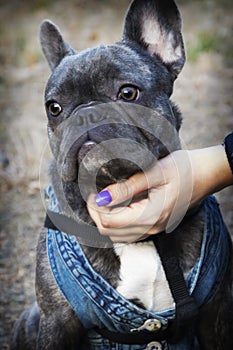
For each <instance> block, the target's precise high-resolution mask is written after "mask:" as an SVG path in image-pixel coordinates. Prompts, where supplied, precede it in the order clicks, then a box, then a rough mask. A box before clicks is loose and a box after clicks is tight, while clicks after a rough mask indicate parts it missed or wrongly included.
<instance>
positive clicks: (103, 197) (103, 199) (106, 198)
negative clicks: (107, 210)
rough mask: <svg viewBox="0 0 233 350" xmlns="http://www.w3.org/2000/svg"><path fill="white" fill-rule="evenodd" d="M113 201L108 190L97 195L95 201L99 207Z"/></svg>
mask: <svg viewBox="0 0 233 350" xmlns="http://www.w3.org/2000/svg"><path fill="white" fill-rule="evenodd" d="M111 201H112V196H111V194H110V193H109V192H108V191H102V192H100V193H98V194H97V195H96V196H95V202H96V204H97V205H98V206H99V207H103V206H105V205H107V204H109V203H111Z"/></svg>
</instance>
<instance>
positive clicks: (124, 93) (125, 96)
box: [118, 86, 139, 101]
mask: <svg viewBox="0 0 233 350" xmlns="http://www.w3.org/2000/svg"><path fill="white" fill-rule="evenodd" d="M138 97H139V89H138V88H137V87H135V86H123V87H122V88H121V89H120V91H119V94H118V98H120V99H122V100H125V101H136V100H137V99H138Z"/></svg>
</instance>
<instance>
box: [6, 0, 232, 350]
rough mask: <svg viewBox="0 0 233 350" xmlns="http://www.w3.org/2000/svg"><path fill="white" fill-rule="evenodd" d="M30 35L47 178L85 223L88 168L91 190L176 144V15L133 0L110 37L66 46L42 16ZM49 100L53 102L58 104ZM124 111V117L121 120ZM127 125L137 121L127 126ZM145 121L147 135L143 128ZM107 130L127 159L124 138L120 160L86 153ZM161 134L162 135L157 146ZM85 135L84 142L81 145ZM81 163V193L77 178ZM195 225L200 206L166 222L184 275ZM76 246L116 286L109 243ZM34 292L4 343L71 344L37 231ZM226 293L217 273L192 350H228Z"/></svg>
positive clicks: (24, 348)
mask: <svg viewBox="0 0 233 350" xmlns="http://www.w3.org/2000/svg"><path fill="white" fill-rule="evenodd" d="M40 39H41V46H42V50H43V52H44V55H45V57H46V59H47V61H48V64H49V66H50V68H51V70H52V74H51V76H50V78H49V81H48V83H47V86H46V91H45V104H46V109H47V115H48V135H49V138H50V145H51V149H52V152H53V155H54V160H53V162H52V165H51V167H50V174H51V179H52V184H53V186H54V189H55V192H56V195H57V197H58V200H59V203H60V205H61V207H62V210H63V212H64V213H65V214H67V215H68V216H71V217H73V218H74V219H75V220H79V219H82V220H84V221H85V222H87V223H89V224H92V221H91V219H90V217H89V215H88V212H87V209H86V203H85V198H86V197H88V195H89V194H90V193H91V192H93V190H95V189H93V188H92V187H91V186H88V184H89V183H90V181H91V179H92V178H93V176H94V175H96V173H97V174H98V176H97V178H96V181H97V185H96V186H97V189H98V190H101V189H102V188H104V187H105V186H106V185H108V184H110V183H113V182H116V181H120V180H122V179H125V178H127V177H129V176H130V175H132V174H134V173H136V172H138V171H139V170H141V169H142V170H144V169H147V168H148V167H150V166H151V165H152V163H153V162H154V161H155V159H158V158H161V157H164V156H165V155H166V154H168V153H169V152H171V151H174V150H176V149H179V148H180V144H179V140H178V138H177V135H178V134H177V133H178V131H179V128H180V126H181V115H180V113H179V111H178V108H177V107H176V106H175V105H174V104H173V103H172V102H171V101H170V96H171V94H172V91H173V83H174V81H175V79H176V78H177V76H178V74H179V73H180V71H181V69H182V67H183V65H184V62H185V53H184V45H183V40H182V35H181V19H180V15H179V12H178V10H177V7H176V5H175V4H174V2H173V1H169V0H166V1H157V0H147V1H142V0H135V1H133V2H132V4H131V7H130V8H129V10H128V12H127V15H126V19H125V26H124V32H123V37H122V41H120V42H119V43H116V44H113V45H108V46H100V47H97V48H94V49H89V50H86V51H82V52H76V51H74V50H73V49H72V48H71V47H70V45H69V44H67V43H66V42H65V41H64V39H63V37H62V35H61V34H60V31H59V30H58V28H57V27H56V26H55V25H54V24H53V23H52V22H50V21H44V22H43V23H42V25H41V30H40ZM122 86H130V87H132V86H133V87H138V90H137V98H136V99H135V100H134V101H127V100H124V98H125V96H123V95H122V93H121V88H122ZM126 97H127V96H126ZM54 101H56V103H59V106H62V110H61V111H59V106H58V105H54V104H53V103H54ZM100 104H106V106H105V109H104V111H105V112H103V113H100V112H99V110H100V109H99V108H101V106H100ZM138 106H143V107H145V108H147V111H148V114H147V115H146V116H145V115H143V112H142V110H143V109H140V108H138ZM57 109H58V110H57ZM127 109H128V110H130V113H129V114H130V115H129V114H127ZM51 111H52V113H53V114H54V115H53V114H52V115H51ZM134 112H135V113H134ZM56 113H58V114H57V115H56ZM132 115H133V116H134V122H131V123H130V122H129V120H131V121H132V118H131V117H132ZM155 115H156V116H157V118H160V119H159V120H160V121H161V120H165V121H166V123H167V122H169V124H171V125H173V126H174V130H175V132H174V135H172V136H171V135H170V134H169V132H168V131H166V132H167V134H166V132H165V129H164V127H163V126H162V125H161V123H160V125H158V119H157V118H156V117H155ZM130 118H131V119H130ZM135 123H136V125H139V124H140V126H141V127H140V128H139V127H135V125H133V124H135ZM153 129H154V130H156V131H155V132H156V135H153V134H152V133H151V132H149V131H148V130H153ZM156 136H157V137H156ZM117 138H122V139H129V140H130V141H132V142H131V144H135V148H134V150H133V157H134V160H135V161H134V162H133V161H131V159H132V154H131V153H132V150H130V148H128V145H124V143H123V144H122V146H121V148H120V152H122V154H124V155H126V158H128V159H130V160H127V159H120V158H119V159H116V160H113V161H109V159H111V154H114V152H115V151H116V150H115V149H114V147H115V146H113V149H110V150H109V148H108V149H105V148H104V147H103V148H100V150H97V149H96V152H95V149H94V147H93V145H94V146H95V145H96V144H97V145H99V144H101V142H102V143H103V142H104V141H109V140H111V139H117ZM161 139H163V140H165V139H166V147H165V146H164V143H162V142H161V141H159V140H161ZM67 140H69V141H67ZM87 141H92V144H90V143H86V146H85V142H87ZM139 145H142V146H143V147H145V148H147V149H149V153H148V154H150V155H151V156H150V157H142V153H141V148H140V146H139ZM90 151H91V152H90ZM118 151H119V150H118ZM88 152H90V153H89V154H90V155H88ZM93 154H94V157H93ZM88 157H89V158H88ZM103 157H105V158H106V159H105V160H106V161H105V162H103ZM82 162H84V167H83V178H84V179H85V180H84V182H83V191H84V195H83V193H82V194H81V193H80V189H79V184H78V170H79V167H80V165H81V163H82ZM102 162H103V163H104V164H103V163H102ZM101 164H103V165H101ZM138 164H139V165H138ZM85 185H87V186H85ZM83 197H84V199H83ZM203 226H204V214H203V212H202V211H200V212H198V213H197V214H196V215H195V216H193V217H191V218H189V220H188V221H187V220H184V221H183V222H182V223H181V224H180V225H179V227H178V228H177V229H176V233H175V234H176V235H177V242H178V245H179V247H180V251H179V261H180V265H181V267H182V269H183V271H184V273H185V272H187V271H189V270H190V268H192V266H193V265H194V264H195V261H196V259H197V258H198V256H199V253H200V248H201V242H202V234H203ZM83 250H84V251H85V254H86V256H87V257H88V259H89V261H90V263H91V264H92V265H93V266H94V268H95V270H96V271H97V272H98V273H100V274H101V275H102V276H103V278H104V279H106V280H107V281H108V282H109V283H110V284H111V285H112V286H113V287H114V288H116V287H117V285H118V282H119V265H120V262H119V259H118V258H117V256H116V255H115V253H114V250H113V249H111V248H109V249H101V248H92V247H88V246H83ZM109 267H110V268H109ZM36 295H37V302H36V303H35V304H34V305H32V306H31V307H30V309H28V310H26V311H25V312H24V313H23V314H22V315H21V317H20V319H19V320H18V321H17V322H16V325H15V328H14V336H13V340H12V347H11V349H12V350H32V349H36V350H59V349H60V350H62V349H70V350H71V349H78V348H79V345H78V344H79V342H80V341H81V339H82V336H83V334H84V333H85V330H84V328H83V326H82V325H81V323H80V321H79V320H78V319H77V317H76V315H75V314H74V312H73V311H72V310H71V308H70V307H69V305H68V303H67V302H66V300H65V299H64V297H63V296H62V294H61V293H60V291H59V290H58V288H57V285H56V283H55V281H54V278H53V275H52V273H51V270H50V266H49V262H48V258H47V253H46V229H43V230H42V232H41V233H40V237H39V242H38V248H37V267H36ZM229 300H230V283H229V282H228V279H225V280H224V282H223V285H222V286H221V287H220V289H219V291H218V293H217V294H216V296H215V298H214V299H213V300H212V301H211V303H209V304H208V305H206V306H204V307H203V308H202V310H201V314H200V321H199V324H200V327H199V333H198V336H199V341H200V344H201V346H202V347H201V349H207V350H213V349H215V350H216V349H218V350H220V349H221V350H222V349H224V350H227V349H230V348H232V340H231V339H230V338H231V336H232V332H233V328H232V324H233V321H232V312H231V310H230V301H229ZM231 305H232V304H231ZM220 316H221V317H220ZM215 317H216V319H214V318H215ZM219 329H221V332H219Z"/></svg>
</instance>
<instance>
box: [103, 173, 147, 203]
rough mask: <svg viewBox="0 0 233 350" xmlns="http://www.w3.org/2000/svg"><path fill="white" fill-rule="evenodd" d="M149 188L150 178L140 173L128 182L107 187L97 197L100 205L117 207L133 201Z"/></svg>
mask: <svg viewBox="0 0 233 350" xmlns="http://www.w3.org/2000/svg"><path fill="white" fill-rule="evenodd" d="M148 188H149V182H148V178H147V176H146V175H145V174H144V173H138V174H135V175H133V176H132V177H130V178H129V179H128V180H126V181H122V182H118V183H116V184H113V185H110V186H108V187H106V188H105V189H104V190H103V191H101V192H100V193H99V194H98V195H97V196H96V200H97V203H98V200H99V203H98V205H99V204H100V206H102V203H103V205H105V203H106V205H109V206H115V205H117V204H120V203H123V202H126V201H129V202H130V201H131V200H132V198H133V197H135V196H136V195H137V194H139V193H141V192H143V191H145V190H147V189H148Z"/></svg>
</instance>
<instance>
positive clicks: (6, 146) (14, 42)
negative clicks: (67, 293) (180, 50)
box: [0, 0, 233, 350]
mask: <svg viewBox="0 0 233 350" xmlns="http://www.w3.org/2000/svg"><path fill="white" fill-rule="evenodd" d="M177 3H178V5H179V7H180V10H181V13H182V17H183V21H184V25H183V31H184V39H185V45H186V49H187V52H188V57H187V63H186V66H185V68H184V70H183V72H182V74H181V75H180V77H179V79H178V80H177V82H176V84H175V92H174V95H173V100H174V101H176V103H177V104H178V105H179V106H180V109H181V111H182V113H183V116H184V122H183V128H182V132H181V137H182V140H183V142H184V146H185V147H187V148H194V147H204V146H210V145H214V144H217V143H221V142H222V140H223V139H224V136H225V135H226V134H227V133H229V132H230V131H232V130H233V99H232V91H233V83H232V82H233V46H232V35H233V3H232V0H223V1H217V0H206V1H201V0H200V1H198V0H196V1H181V0H180V1H178V0H177ZM128 4H129V0H109V1H107V0H102V1H101V0H97V1H94V0H92V1H88V0H87V1H86V0H85V1H82V0H76V1H75V0H72V1H60V0H58V1H51V0H47V1H45V0H39V1H36V0H31V1H28V2H27V1H19V0H18V1H17V0H9V1H7V2H6V1H3V0H0V63H1V66H0V110H1V112H0V181H1V183H0V185H1V186H0V189H1V203H0V215H1V231H0V244H1V250H0V290H1V294H0V349H2V350H3V349H5V350H6V349H8V343H9V334H10V332H11V329H12V324H13V322H14V320H15V319H16V318H17V317H18V315H19V313H20V312H21V311H22V310H23V309H24V308H25V306H27V305H28V304H30V303H31V302H32V301H33V300H34V268H35V247H36V241H37V236H38V231H39V229H40V227H41V225H42V224H43V218H44V212H45V210H44V205H43V201H42V197H41V195H42V196H43V191H42V189H43V187H44V186H45V185H46V183H48V181H49V180H48V178H47V165H48V160H49V158H50V154H49V151H48V144H47V136H46V118H45V113H44V109H43V91H44V85H45V82H46V79H47V77H48V74H49V70H48V68H47V65H46V63H45V61H44V59H43V57H42V55H41V52H40V47H39V42H38V27H39V24H40V22H41V20H42V19H44V18H50V19H52V20H53V21H54V22H56V23H57V24H58V25H59V26H60V28H61V29H62V31H63V33H64V35H65V37H66V39H67V41H70V43H72V45H73V46H74V47H75V48H76V49H83V48H87V47H91V46H95V45H97V44H98V43H100V42H102V43H111V42H113V41H117V40H118V39H119V38H120V35H121V30H122V19H123V16H124V12H125V9H126V8H127V6H128ZM207 166H208V164H207ZM217 197H218V199H219V201H220V204H221V208H222V211H223V214H224V218H225V221H226V223H227V225H228V227H229V230H230V232H231V233H232V234H233V211H232V207H233V188H232V187H229V188H228V189H225V190H223V191H221V193H219V194H217Z"/></svg>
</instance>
